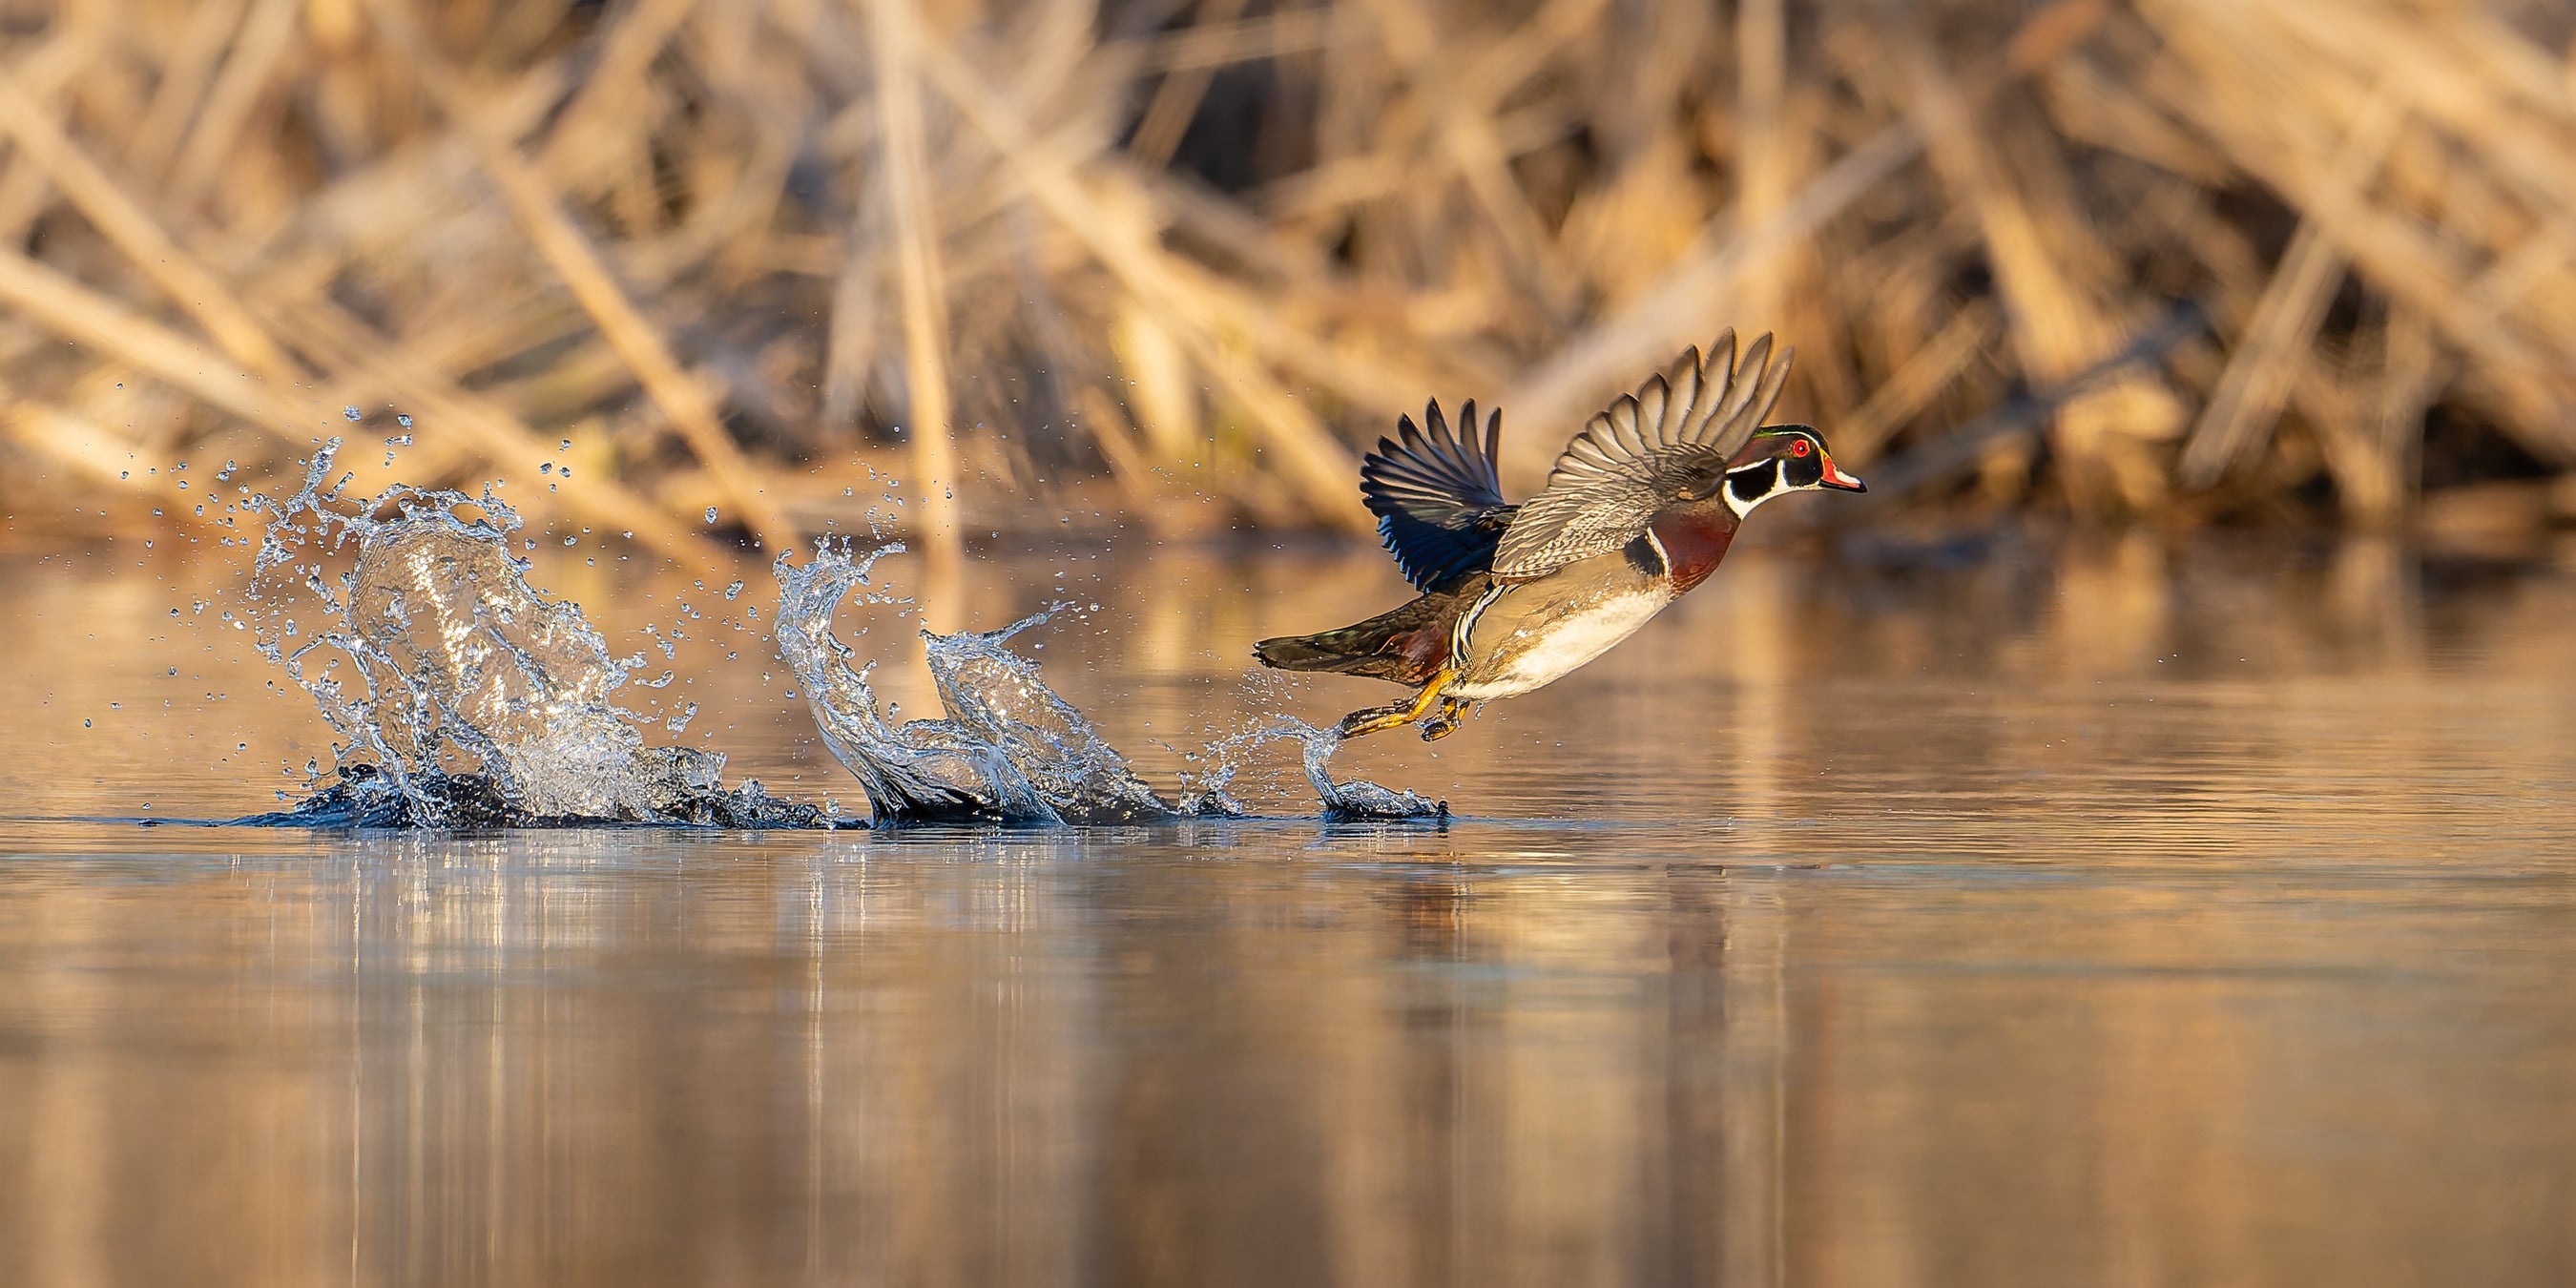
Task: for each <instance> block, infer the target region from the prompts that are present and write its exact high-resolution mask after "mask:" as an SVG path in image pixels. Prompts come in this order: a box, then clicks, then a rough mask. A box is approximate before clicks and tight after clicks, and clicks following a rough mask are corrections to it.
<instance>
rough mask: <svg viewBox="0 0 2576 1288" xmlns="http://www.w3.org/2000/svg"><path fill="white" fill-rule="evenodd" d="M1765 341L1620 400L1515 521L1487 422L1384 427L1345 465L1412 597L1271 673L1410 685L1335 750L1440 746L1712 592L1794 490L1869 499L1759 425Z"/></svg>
mask: <svg viewBox="0 0 2576 1288" xmlns="http://www.w3.org/2000/svg"><path fill="white" fill-rule="evenodd" d="M1789 359H1790V351H1789V350H1786V349H1783V350H1782V351H1781V352H1780V355H1779V359H1778V361H1776V362H1775V361H1773V360H1772V353H1771V337H1770V336H1769V335H1764V336H1762V337H1761V338H1759V339H1757V340H1755V341H1754V342H1753V343H1752V344H1751V345H1750V346H1748V347H1747V348H1746V349H1745V351H1744V356H1743V360H1742V361H1741V362H1738V361H1737V360H1736V353H1735V333H1734V331H1732V330H1729V331H1727V332H1726V333H1725V334H1723V335H1721V336H1719V337H1718V340H1717V342H1716V343H1715V344H1713V345H1711V346H1710V347H1709V351H1708V356H1707V358H1706V359H1705V360H1703V359H1702V358H1701V356H1700V351H1699V350H1698V349H1696V348H1693V349H1687V350H1684V351H1683V353H1682V355H1681V357H1680V358H1679V359H1677V360H1676V361H1675V362H1674V363H1673V366H1672V369H1671V370H1670V371H1667V372H1664V373H1662V374H1660V375H1655V376H1651V377H1649V378H1648V379H1647V380H1646V383H1645V384H1644V385H1643V386H1642V387H1640V388H1639V389H1638V390H1637V392H1635V393H1633V394H1624V395H1621V397H1620V398H1619V401H1617V402H1615V403H1612V404H1611V405H1610V407H1609V409H1608V410H1606V411H1603V412H1602V413H1600V414H1599V415H1597V416H1594V417H1593V418H1592V419H1591V421H1590V422H1589V423H1587V424H1586V425H1585V426H1584V429H1583V432H1582V433H1579V434H1576V435H1575V436H1574V438H1573V440H1572V441H1571V442H1569V443H1567V444H1566V446H1565V452H1564V454H1562V455H1560V456H1558V457H1557V459H1556V467H1555V468H1554V469H1553V470H1551V471H1549V473H1548V476H1547V486H1546V487H1545V488H1543V489H1541V490H1540V491H1539V494H1538V495H1536V496H1534V497H1531V498H1530V499H1529V500H1527V501H1524V502H1522V503H1521V504H1519V505H1513V504H1512V503H1510V502H1508V501H1505V500H1504V499H1503V493H1502V483H1501V478H1500V476H1499V475H1498V474H1497V473H1496V471H1495V467H1494V460H1495V449H1496V447H1497V446H1498V444H1499V443H1500V440H1501V437H1502V428H1503V424H1502V420H1503V418H1502V413H1501V412H1500V411H1496V412H1494V413H1492V414H1491V415H1489V416H1488V417H1487V418H1486V420H1485V424H1484V433H1483V436H1482V441H1479V440H1478V437H1477V434H1476V404H1475V403H1474V402H1472V401H1470V402H1468V403H1466V404H1465V405H1464V406H1463V407H1461V408H1460V409H1459V413H1460V414H1459V421H1458V425H1459V430H1460V431H1463V432H1452V431H1451V429H1450V427H1449V423H1448V421H1447V420H1446V419H1445V418H1443V417H1442V416H1441V414H1440V404H1439V403H1437V402H1433V403H1431V404H1430V405H1429V406H1427V407H1425V408H1424V409H1423V416H1422V419H1423V424H1422V425H1421V426H1419V427H1417V426H1415V424H1414V423H1413V418H1412V417H1410V416H1406V417H1402V418H1400V419H1399V420H1398V422H1397V433H1398V435H1399V437H1400V438H1401V441H1396V440H1393V439H1385V438H1381V439H1379V440H1378V444H1377V450H1376V451H1374V452H1371V453H1369V455H1368V458H1367V460H1366V461H1365V462H1363V463H1362V464H1361V467H1360V493H1361V495H1362V496H1364V497H1366V498H1367V500H1368V508H1369V510H1370V512H1371V513H1374V514H1375V515H1377V528H1378V535H1379V536H1380V537H1382V538H1383V539H1384V540H1385V542H1386V548H1387V549H1388V550H1389V551H1390V552H1392V553H1393V554H1394V555H1395V561H1396V564H1397V566H1399V567H1401V568H1402V569H1403V570H1404V577H1405V580H1407V581H1409V582H1411V583H1413V588H1414V589H1416V590H1418V591H1421V592H1422V594H1421V597H1420V598H1417V599H1415V600H1414V601H1413V602H1411V603H1408V604H1406V605H1404V606H1403V607H1401V608H1397V609H1395V610H1393V611H1391V612H1386V613H1381V614H1379V615H1378V616H1376V617H1372V618H1370V619H1368V620H1367V621H1364V622H1361V623H1359V624H1358V625H1355V626H1345V627H1343V628H1342V629H1340V630H1337V631H1324V632H1321V633H1319V634H1315V635H1289V636H1282V637H1280V638H1277V639H1267V640H1263V641H1261V642H1260V643H1259V644H1257V645H1254V646H1253V652H1254V653H1255V655H1257V656H1258V657H1259V658H1260V659H1261V661H1262V662H1263V663H1264V664H1266V665H1269V666H1274V667H1281V668H1285V669H1287V670H1292V671H1338V672H1341V673H1343V674H1345V675H1366V676H1373V677H1376V678H1378V679H1381V680H1392V681H1394V682H1396V683H1398V684H1405V685H1412V686H1416V688H1417V691H1416V692H1415V693H1414V695H1413V696H1412V697H1411V698H1409V699H1406V700H1404V701H1401V702H1395V703H1390V704H1388V705H1386V706H1383V707H1370V708H1368V709H1366V710H1363V711H1354V712H1352V713H1351V714H1349V715H1347V716H1344V717H1342V722H1341V733H1342V735H1343V736H1344V737H1357V736H1359V735H1361V734H1367V733H1376V732H1378V731H1379V730H1382V729H1392V728H1394V727H1396V726H1397V725H1402V724H1411V723H1414V722H1417V721H1418V722H1420V723H1421V725H1422V737H1423V739H1424V741H1426V742H1427V741H1430V740H1433V739H1437V738H1441V737H1445V736H1447V735H1448V734H1449V733H1450V731H1452V730H1454V729H1456V728H1457V727H1458V721H1459V720H1460V718H1461V717H1462V716H1464V715H1465V714H1466V712H1467V710H1468V708H1469V707H1470V705H1471V704H1475V703H1481V702H1486V701H1490V700H1492V699H1494V698H1508V697H1513V696H1516V695H1518V694H1523V693H1527V692H1529V691H1530V690H1532V689H1536V688H1539V687H1541V686H1543V685H1545V684H1548V683H1549V682H1551V681H1553V680H1555V679H1557V678H1558V677H1560V676H1563V675H1565V674H1566V673H1568V672H1570V671H1572V670H1574V669H1575V668H1576V667H1579V666H1582V665H1583V664H1584V663H1586V662H1589V661H1591V660H1592V659H1594V658H1596V657H1599V656H1601V655H1602V654H1603V653H1606V652H1608V651H1609V650H1610V647H1611V646H1612V645H1614V644H1617V643H1618V642H1619V641H1621V640H1623V639H1626V638H1628V637H1629V636H1630V635H1633V634H1635V633H1636V631H1637V629H1638V628H1639V627H1641V626H1644V625H1645V624H1646V623H1647V622H1648V621H1649V620H1652V619H1653V617H1654V616H1655V614H1656V613H1659V612H1661V611H1663V608H1664V605H1666V604H1669V603H1671V602H1673V601H1674V600H1675V599H1678V598H1680V597H1681V596H1682V594H1683V593H1684V592H1686V591H1688V590H1689V589H1690V588H1691V587H1693V586H1696V585H1698V584H1699V583H1700V582H1702V581H1705V580H1707V578H1708V575H1709V574H1710V573H1712V572H1715V571H1716V570H1717V564H1718V561H1719V560H1721V559H1724V558H1725V557H1726V548H1727V545H1728V544H1729V543H1730V542H1732V541H1733V540H1734V539H1735V530H1736V528H1737V527H1739V526H1741V525H1742V524H1743V522H1744V518H1745V516H1746V515H1749V514H1751V513H1753V509H1754V507H1755V506H1758V505H1760V504H1762V503H1763V502H1765V501H1768V500H1770V499H1771V498H1773V497H1775V496H1781V495H1785V494H1787V493H1790V492H1808V491H1815V490H1817V489H1821V488H1833V489H1837V490H1840V491H1845V492H1865V491H1867V490H1868V489H1867V488H1865V487H1863V486H1862V485H1861V481H1860V480H1859V479H1856V478H1853V477H1852V476H1851V475H1849V474H1845V473H1843V472H1842V470H1840V469H1839V468H1837V467H1836V466H1835V465H1834V458H1833V456H1832V454H1831V453H1829V452H1827V451H1826V450H1825V440H1824V439H1823V438H1821V437H1819V436H1818V435H1817V433H1816V431H1815V430H1814V429H1813V428H1811V427H1809V426H1806V425H1775V426H1771V427H1769V428H1764V427H1762V419H1763V417H1764V416H1766V415H1768V414H1769V413H1770V411H1771V404H1772V403H1773V402H1775V401H1777V400H1778V399H1779V397H1780V388H1781V386H1782V385H1783V384H1785V383H1786V382H1787V380H1788V378H1789Z"/></svg>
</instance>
